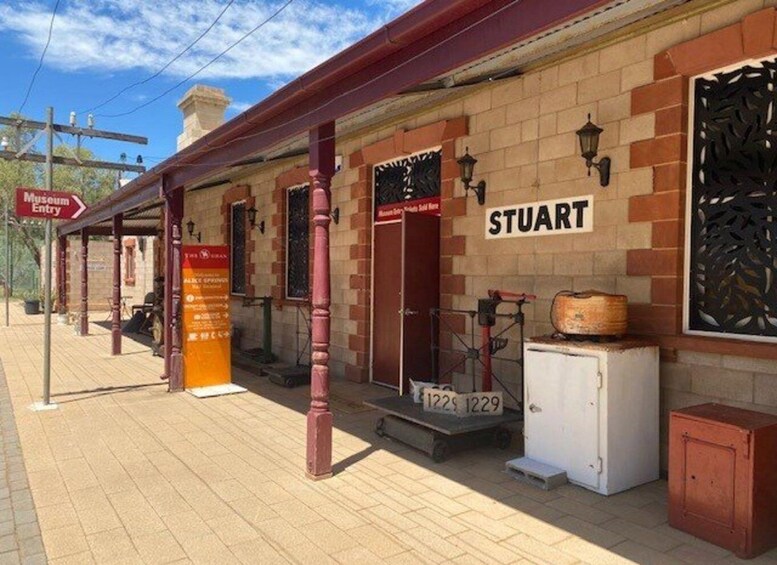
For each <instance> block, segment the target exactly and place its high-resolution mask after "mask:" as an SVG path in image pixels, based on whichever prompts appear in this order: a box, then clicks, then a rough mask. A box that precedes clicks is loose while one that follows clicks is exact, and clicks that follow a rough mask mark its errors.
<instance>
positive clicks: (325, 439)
mask: <svg viewBox="0 0 777 565" xmlns="http://www.w3.org/2000/svg"><path fill="white" fill-rule="evenodd" d="M334 172H335V124H334V122H329V123H327V124H324V125H322V126H319V127H317V128H315V129H313V130H311V131H310V177H311V179H312V188H313V214H314V216H313V229H314V232H313V233H314V238H315V239H314V247H313V301H312V303H313V316H312V333H313V346H312V347H313V355H312V357H313V359H312V361H313V363H312V367H311V373H310V396H311V401H310V411H309V412H308V436H307V468H306V472H307V475H308V477H310V478H312V479H325V478H327V477H331V476H332V412H330V411H329V336H330V319H329V305H330V294H331V288H330V281H329V223H330V221H331V219H330V216H329V213H330V210H331V200H332V192H331V189H330V181H331V179H332V175H334Z"/></svg>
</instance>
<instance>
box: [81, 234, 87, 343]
mask: <svg viewBox="0 0 777 565" xmlns="http://www.w3.org/2000/svg"><path fill="white" fill-rule="evenodd" d="M88 260H89V230H87V228H82V229H81V315H80V328H79V329H80V332H79V334H80V335H82V336H85V335H89V272H88Z"/></svg>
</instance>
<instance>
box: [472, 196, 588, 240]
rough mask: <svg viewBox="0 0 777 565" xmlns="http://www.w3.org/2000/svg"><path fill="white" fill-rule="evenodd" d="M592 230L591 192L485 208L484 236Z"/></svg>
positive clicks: (499, 236) (488, 237)
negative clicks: (557, 198)
mask: <svg viewBox="0 0 777 565" xmlns="http://www.w3.org/2000/svg"><path fill="white" fill-rule="evenodd" d="M593 230H594V196H593V194H588V195H586V196H576V197H574V198H562V199H559V200H544V201H542V202H531V203H528V204H514V205H512V206H500V207H498V208H488V209H487V210H486V239H503V238H507V237H530V236H537V235H556V234H573V233H584V232H591V231H593Z"/></svg>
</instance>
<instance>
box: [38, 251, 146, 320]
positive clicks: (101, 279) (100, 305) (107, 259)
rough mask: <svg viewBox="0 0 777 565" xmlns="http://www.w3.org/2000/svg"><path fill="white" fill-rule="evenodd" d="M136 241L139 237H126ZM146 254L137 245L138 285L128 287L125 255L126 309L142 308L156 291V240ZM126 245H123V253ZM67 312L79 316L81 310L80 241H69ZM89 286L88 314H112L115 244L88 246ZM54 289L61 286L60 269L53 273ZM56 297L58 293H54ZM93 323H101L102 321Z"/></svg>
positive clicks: (124, 288) (122, 289)
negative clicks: (137, 306) (147, 295)
mask: <svg viewBox="0 0 777 565" xmlns="http://www.w3.org/2000/svg"><path fill="white" fill-rule="evenodd" d="M129 239H132V240H135V241H137V239H138V238H136V237H131V238H129V237H125V238H124V240H125V242H126V241H127V240H129ZM146 240H147V242H146V249H145V253H141V252H140V249H139V246H138V245H135V284H134V285H127V284H126V283H125V281H124V255H123V254H122V262H121V269H122V277H121V279H122V285H121V295H122V296H123V297H125V298H126V301H127V309H128V310H130V311H131V306H132V305H133V304H140V303H142V302H143V298H144V297H145V295H146V293H148V292H151V291H152V290H153V288H154V284H153V279H154V244H153V240H154V238H153V237H147V238H146ZM123 249H124V245H122V250H123ZM67 262H68V267H67V269H68V281H69V284H68V296H67V303H68V311H69V312H79V311H80V310H81V239H80V237H78V238H75V237H73V238H69V243H68V252H67ZM88 264H89V267H90V269H89V271H88V285H89V311H90V312H109V311H110V309H111V307H110V298H111V296H112V295H113V242H112V241H109V240H107V239H101V240H91V241H90V242H89V255H88ZM52 275H53V281H54V282H53V287H54V288H55V289H56V288H57V286H58V284H59V283H58V281H57V279H56V277H57V269H55V268H53V269H52ZM54 295H55V296H56V292H54ZM94 321H100V319H99V317H98V318H96V319H95V320H94Z"/></svg>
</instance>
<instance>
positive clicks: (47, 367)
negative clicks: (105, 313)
mask: <svg viewBox="0 0 777 565" xmlns="http://www.w3.org/2000/svg"><path fill="white" fill-rule="evenodd" d="M53 158H54V108H52V107H51V106H49V107H48V108H46V190H49V191H50V190H53V189H54V161H53V160H52V159H53ZM44 229H45V231H46V234H45V236H44V238H45V243H44V245H45V247H46V268H45V270H44V274H45V277H46V280H45V282H44V283H43V316H44V318H43V406H46V407H48V406H50V405H51V218H46V220H45V228H44ZM61 283H62V281H60V284H61Z"/></svg>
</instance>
